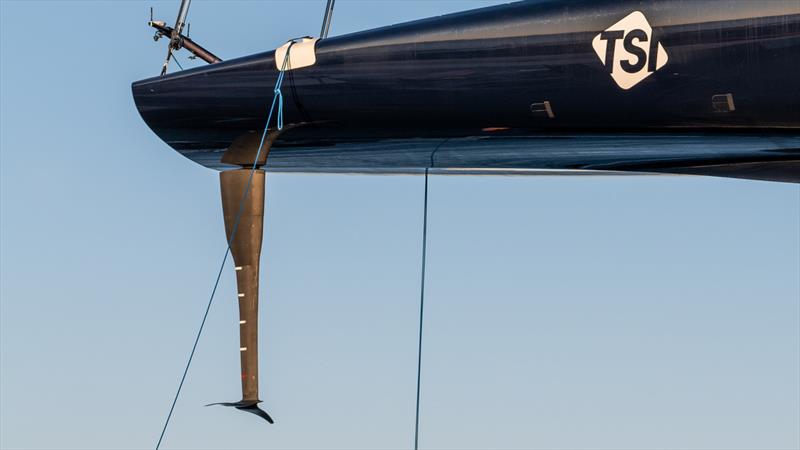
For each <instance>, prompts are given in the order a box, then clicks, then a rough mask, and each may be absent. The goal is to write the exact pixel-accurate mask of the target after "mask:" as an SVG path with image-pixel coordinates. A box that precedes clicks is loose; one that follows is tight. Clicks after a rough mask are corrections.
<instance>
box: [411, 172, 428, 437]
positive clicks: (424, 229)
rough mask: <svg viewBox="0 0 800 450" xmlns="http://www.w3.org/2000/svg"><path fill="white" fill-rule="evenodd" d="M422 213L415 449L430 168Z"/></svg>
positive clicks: (416, 423) (416, 429) (423, 311)
mask: <svg viewBox="0 0 800 450" xmlns="http://www.w3.org/2000/svg"><path fill="white" fill-rule="evenodd" d="M423 205H424V206H423V213H422V274H421V276H420V287H419V339H418V347H417V405H416V414H415V418H414V450H418V449H419V392H420V381H421V380H422V324H423V318H424V313H425V256H426V254H427V245H428V168H427V167H426V168H425V201H424V203H423Z"/></svg>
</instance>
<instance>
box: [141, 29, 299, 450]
mask: <svg viewBox="0 0 800 450" xmlns="http://www.w3.org/2000/svg"><path fill="white" fill-rule="evenodd" d="M292 45H294V41H292V42H290V43H289V47H288V48H287V49H286V56H285V57H284V59H283V65H282V66H281V70H280V73H279V74H278V78H277V80H276V81H275V88H274V89H273V91H272V92H273V96H272V105H271V106H270V108H269V114H268V115H267V122H266V124H265V125H264V132H263V133H262V134H261V142H260V143H259V145H258V151H256V157H255V160H254V161H253V166H252V167H251V168H250V177H249V178H248V179H247V186H246V187H245V190H244V193H242V199H241V200H240V201H239V211H238V212H237V213H236V220H235V221H234V223H233V229H232V230H231V236H230V238H229V239H228V245H227V247H226V248H225V255H224V256H223V257H222V263H221V264H220V266H219V271H218V272H217V279H216V281H214V288H213V289H212V290H211V296H210V297H209V299H208V304H207V305H206V311H205V313H204V314H203V320H202V321H201V322H200V328H199V329H198V330H197V336H196V337H195V339H194V344H193V345H192V351H191V353H189V360H188V361H187V362H186V368H184V369H183V375H182V376H181V381H180V383H179V384H178V390H177V392H175V398H173V399H172V406H170V408H169V414H167V419H166V420H165V421H164V427H163V428H162V429H161V435H160V436H159V437H158V443H157V444H156V450H159V448H160V447H161V441H162V440H163V439H164V434H165V433H166V432H167V427H168V426H169V422H170V419H171V418H172V412H173V411H174V410H175V404H176V403H177V402H178V397H179V396H180V395H181V390H182V389H183V383H184V381H186V374H187V373H189V366H191V365H192V360H193V359H194V354H195V351H196V350H197V344H198V342H200V335H201V334H202V333H203V328H204V327H205V325H206V319H207V318H208V312H209V311H210V310H211V304H212V303H213V302H214V296H215V295H216V293H217V287H218V286H219V280H220V278H221V277H222V271H223V269H224V268H225V263H226V262H227V261H228V255H230V252H231V244H232V243H233V239H234V237H236V230H237V229H238V228H239V220H240V219H241V217H242V212H243V211H244V202H245V200H247V196H248V195H249V194H250V187H251V185H252V184H253V175H255V173H256V169H257V168H258V161H259V159H260V156H261V149H262V147H263V146H264V141H265V140H266V138H267V135H268V134H269V124H270V122H272V114H273V112H274V111H275V105H276V104H279V110H278V114H277V116H278V120H277V122H278V123H277V125H278V127H277V128H278V130H280V129H282V128H283V110H282V108H283V94H282V93H281V85H282V84H283V79H284V75H285V74H286V67H287V63H288V61H289V52H290V51H291V50H292Z"/></svg>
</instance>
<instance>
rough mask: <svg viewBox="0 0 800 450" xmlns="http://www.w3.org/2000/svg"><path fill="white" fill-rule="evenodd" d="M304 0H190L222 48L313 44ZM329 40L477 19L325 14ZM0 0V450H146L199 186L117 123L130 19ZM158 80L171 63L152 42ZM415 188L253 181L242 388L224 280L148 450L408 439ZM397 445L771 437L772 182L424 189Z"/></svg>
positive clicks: (201, 288) (786, 227)
mask: <svg viewBox="0 0 800 450" xmlns="http://www.w3.org/2000/svg"><path fill="white" fill-rule="evenodd" d="M324 3H325V2H324V0H314V1H224V2H223V1H196V2H195V3H194V4H193V6H192V10H191V12H190V19H191V22H192V36H193V37H195V38H196V39H197V40H198V41H200V42H202V43H203V44H205V45H207V46H208V47H209V48H210V49H212V50H213V51H215V52H216V53H218V54H219V55H220V56H222V57H223V58H231V57H235V56H239V55H246V54H249V53H253V52H258V51H263V50H265V49H269V48H274V47H275V46H277V45H280V44H281V43H282V42H284V41H285V40H286V39H287V38H290V37H294V36H299V35H306V34H315V33H317V32H318V29H319V23H320V21H321V15H322V9H323V6H324ZM337 3H338V4H337V10H336V14H335V16H334V23H333V34H341V33H346V32H350V31H356V30H361V29H367V28H372V27H377V26H381V25H387V24H391V23H396V22H401V21H405V20H409V19H415V18H422V17H427V16H431V15H436V14H442V13H446V12H451V11H458V10H462V9H468V8H472V7H479V6H484V5H488V4H492V3H499V2H496V1H495V2H492V1H442V0H436V1H427V2H426V1H407V0H403V1H387V0H380V1H366V0H365V1H347V0H340V1H339V2H337ZM151 4H152V5H154V6H155V9H156V16H157V17H158V18H164V19H167V20H168V21H172V20H174V16H175V14H176V11H177V1H165V2H144V1H113V2H112V1H106V2H103V1H50V2H47V1H14V0H1V1H0V8H1V10H0V15H1V16H2V23H1V24H0V37H1V38H2V43H1V44H0V45H1V47H0V53H2V63H1V64H0V71H1V72H0V75H1V76H0V80H1V83H2V91H1V92H0V99H1V102H0V104H1V106H0V114H1V115H2V128H1V129H0V144H1V145H2V147H1V150H2V151H1V153H0V157H1V159H0V171H1V172H0V175H1V177H0V183H1V184H0V195H1V198H0V200H1V203H0V207H1V210H0V233H1V237H2V242H1V244H2V247H0V269H1V270H0V338H1V342H0V344H1V347H0V350H2V351H1V353H0V447H3V448H148V447H152V446H153V445H154V444H155V441H156V439H157V438H158V433H159V431H160V427H161V424H162V421H163V420H164V417H165V415H166V413H167V410H168V408H169V404H170V401H171V398H172V395H173V394H174V390H175V388H176V384H177V382H178V378H179V375H180V373H181V370H182V367H183V365H184V363H185V361H186V357H187V354H188V351H189V349H190V347H191V343H192V339H193V336H194V333H195V330H196V327H197V325H198V323H199V320H200V318H201V316H202V312H203V308H204V304H205V301H206V299H207V296H208V293H209V291H210V289H211V286H212V282H213V276H214V274H215V271H216V268H217V265H218V263H219V260H220V257H221V256H222V253H223V251H224V246H225V241H224V231H223V224H222V218H221V207H220V204H219V192H218V179H217V174H216V173H214V172H212V171H210V170H208V169H205V168H203V167H200V166H197V165H195V164H193V163H191V162H190V161H188V160H186V159H184V158H182V157H181V156H180V155H178V154H177V153H176V152H174V151H172V150H171V149H169V148H168V147H167V146H166V145H165V144H164V143H162V142H161V141H160V140H158V139H157V138H156V136H155V135H153V134H152V133H151V132H150V130H148V129H147V127H146V126H145V125H144V123H143V122H142V121H141V120H140V118H139V115H138V114H137V112H136V109H135V107H134V105H133V102H132V100H131V95H130V83H131V82H132V81H134V80H137V79H141V78H144V77H148V76H151V75H154V74H157V72H158V70H159V66H160V64H161V62H162V58H163V56H164V51H165V50H164V46H165V43H164V42H163V41H161V42H159V43H154V42H153V41H152V40H151V39H150V37H151V35H152V32H151V31H150V30H149V29H148V28H147V27H146V21H147V19H148V14H149V12H148V7H149V6H150V5H151ZM181 61H182V62H183V63H184V65H187V64H188V65H191V64H195V63H190V62H189V61H187V60H186V58H185V54H182V56H181ZM422 188H423V180H422V178H420V177H413V176H390V177H378V176H333V175H325V176H323V175H314V176H311V175H288V174H283V175H272V176H269V177H268V182H267V219H266V224H265V228H266V236H265V241H264V257H263V265H262V282H263V283H262V292H261V295H262V302H263V303H262V305H263V306H262V310H261V312H262V317H261V319H262V322H261V327H262V328H261V331H262V333H261V382H262V398H263V399H264V400H265V403H264V408H265V409H266V410H267V411H269V412H270V413H271V414H272V415H273V416H274V417H275V418H276V421H277V423H276V424H275V425H273V426H269V425H267V424H265V423H264V422H262V421H260V420H259V419H257V418H256V417H254V416H251V415H248V414H245V413H241V412H238V411H233V410H228V409H225V408H204V407H203V406H202V405H204V404H206V403H212V402H219V401H235V400H238V399H239V398H240V387H239V381H238V372H239V351H238V328H239V327H238V324H237V321H238V316H237V312H236V297H235V285H234V280H233V272H232V271H231V270H229V271H226V273H225V276H224V278H223V281H222V285H221V287H220V291H219V292H220V295H219V297H218V299H217V301H216V303H215V305H214V306H213V309H212V311H211V315H210V319H209V322H208V325H207V329H206V332H205V335H204V336H203V339H202V341H201V344H200V348H199V351H198V353H197V357H196V359H195V364H194V366H193V368H192V370H191V372H190V374H189V378H188V381H187V384H186V386H185V390H184V394H183V396H182V397H181V399H180V401H179V403H178V406H177V408H176V411H175V415H174V419H173V423H172V426H171V429H170V430H169V432H168V435H167V437H166V439H165V445H164V447H165V448H292V449H300V448H303V449H309V448H326V449H327V448H393V449H395V448H398V449H399V448H408V447H410V446H411V445H412V443H413V414H414V387H415V376H416V373H415V370H416V367H415V363H416V333H417V328H416V327H417V322H416V321H417V307H418V300H419V299H418V286H419V263H420V237H421V212H422ZM429 231H430V232H429V247H428V248H429V259H428V263H429V265H428V269H429V270H428V287H429V289H428V291H427V305H428V309H427V321H426V333H427V334H426V344H425V351H424V363H423V364H424V373H423V390H422V426H421V444H422V446H423V447H425V448H581V449H583V448H586V449H588V448H593V449H596V448H604V449H608V448H614V449H617V448H659V449H663V448H685V449H689V448H691V449H711V448H714V449H733V448H747V449H751V448H752V449H755V448H759V449H763V448H775V449H789V448H798V447H800V425H798V424H800V187H798V186H797V185H790V184H779V183H766V182H754V181H737V180H726V179H714V178H693V177H647V176H633V177H584V178H581V177H564V178H557V177H528V178H508V177H484V178H480V177H458V178H456V177H443V176H438V177H434V178H432V180H431V190H430V228H429Z"/></svg>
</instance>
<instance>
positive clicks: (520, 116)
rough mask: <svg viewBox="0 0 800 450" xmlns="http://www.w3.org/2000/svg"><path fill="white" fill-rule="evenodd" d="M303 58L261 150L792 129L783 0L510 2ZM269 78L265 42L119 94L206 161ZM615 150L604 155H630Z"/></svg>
mask: <svg viewBox="0 0 800 450" xmlns="http://www.w3.org/2000/svg"><path fill="white" fill-rule="evenodd" d="M633 16H636V17H635V18H634V17H633ZM642 18H644V20H645V21H646V22H645V25H643V27H644V28H648V27H651V29H652V30H651V31H648V30H646V32H642V31H641V30H638V29H629V30H627V29H626V30H625V31H619V32H618V33H619V34H618V35H615V34H614V33H616V31H615V30H614V25H615V24H617V23H618V22H619V23H622V21H625V20H628V19H630V20H634V19H635V20H639V21H640V22H642ZM634 28H635V27H634ZM603 33H605V34H603ZM637 33H638V35H637ZM601 37H602V39H601ZM598 43H600V44H601V45H602V44H605V45H606V47H605V50H603V51H600V50H598V47H597V46H598ZM637 44H638V48H640V49H641V50H637V48H636V47H637ZM601 48H602V47H601ZM611 48H616V49H617V53H616V55H613V52H610V51H609V49H611ZM316 58H317V62H316V64H315V65H314V66H312V67H307V68H303V69H298V70H293V71H290V72H287V77H286V81H285V84H284V93H285V96H286V100H287V101H286V105H285V117H286V123H287V124H293V125H295V127H293V128H292V129H290V130H288V131H286V132H285V133H283V134H281V136H280V137H279V138H278V141H277V142H276V144H275V148H276V149H280V148H282V147H287V146H302V147H304V148H317V149H321V150H324V148H326V147H329V146H333V145H336V146H340V147H341V146H346V147H348V148H350V147H353V146H354V145H355V146H357V145H358V144H359V143H360V142H375V141H376V140H383V139H393V140H397V139H402V140H408V139H418V138H425V139H433V140H434V142H435V140H437V139H441V140H443V139H459V138H467V137H482V136H489V135H491V136H495V135H497V134H498V133H499V134H504V135H508V136H513V137H514V138H520V137H536V136H541V135H542V134H543V133H547V132H568V133H571V134H576V133H578V134H580V133H590V132H591V133H597V132H603V133H620V132H639V133H642V132H644V133H645V135H646V133H651V132H658V133H661V134H663V133H681V134H685V133H686V132H687V131H689V130H691V131H698V130H703V131H712V132H716V133H728V132H729V131H730V129H731V128H735V129H736V130H738V131H750V132H753V131H755V132H757V133H761V134H764V133H767V134H772V133H775V132H777V131H778V130H781V132H782V133H786V132H788V133H790V134H793V133H795V131H797V130H800V81H799V80H800V75H799V74H800V2H794V1H782V0H777V1H773V0H763V1H720V0H710V1H708V0H660V1H655V0H641V1H638V0H631V1H620V0H613V1H611V0H592V1H579V0H575V1H551V0H545V1H529V2H520V3H514V4H510V5H503V6H498V7H492V8H486V9H481V10H475V11H469V12H465V13H460V14H454V15H449V16H442V17H438V18H433V19H427V20H422V21H417V22H411V23H407V24H401V25H396V26H391V27H386V28H381V29H377V30H371V31H365V32H361V33H355V34H350V35H345V36H340V37H334V38H330V39H324V40H321V41H318V43H317V46H316ZM623 68H627V69H632V70H631V71H638V73H639V74H641V77H640V78H642V77H643V79H641V80H638V79H637V80H635V85H633V86H628V85H626V84H624V83H620V82H619V81H618V80H619V77H617V76H618V75H620V74H621V75H620V76H621V77H628V78H630V76H631V74H630V73H626V72H623ZM612 71H616V72H619V73H615V74H612ZM277 74H278V71H277V70H276V68H275V61H274V52H267V53H262V54H257V55H253V56H249V57H245V58H240V59H237V60H231V61H227V62H223V63H220V64H214V65H211V66H207V67H203V68H198V69H192V70H188V71H185V72H179V73H176V74H173V75H169V76H166V77H159V78H151V79H148V80H143V81H140V82H137V83H134V85H133V92H134V97H135V99H136V104H137V107H138V108H139V111H140V112H141V114H142V117H143V118H144V120H145V121H146V122H147V123H148V125H149V126H150V127H151V128H152V129H153V130H154V131H155V132H156V133H157V134H158V135H159V136H160V137H161V138H162V139H164V141H166V142H167V143H168V144H169V145H171V146H172V147H173V148H175V149H177V150H179V151H182V152H186V153H187V155H190V154H191V153H193V152H201V153H202V154H204V155H205V156H204V158H205V159H204V163H205V164H207V165H211V166H214V164H213V161H211V160H213V157H210V156H209V155H211V154H213V153H214V152H217V151H220V152H221V151H222V150H224V149H226V148H228V146H229V145H230V144H231V142H232V141H233V140H235V139H236V138H238V137H240V136H242V135H243V134H244V133H247V132H250V131H254V130H259V129H261V128H262V127H263V125H264V120H265V110H266V109H267V107H268V105H269V103H270V101H271V99H272V87H273V85H274V83H275V79H276V77H277ZM634 75H636V74H634ZM636 76H639V75H636ZM615 77H617V78H615ZM629 81H630V80H628V82H629ZM787 151H788V153H787V154H786V155H785V156H786V158H788V159H791V160H797V159H800V158H799V157H798V155H797V152H796V151H793V150H791V149H787ZM620 153H622V154H621V155H620V156H619V157H618V158H617V159H618V161H617V162H620V163H624V162H625V161H626V158H627V159H631V158H634V159H635V158H636V156H635V154H631V153H625V152H620ZM323 155H324V153H323ZM672 156H674V155H672ZM772 156H774V155H772ZM687 157H689V158H691V157H692V155H691V154H688V155H687ZM753 157H756V158H757V156H755V155H753ZM218 163H219V160H217V165H218ZM317 164H323V165H324V163H323V162H318V163H317ZM474 164H476V165H477V166H476V167H480V164H481V163H480V161H476V162H474ZM550 165H551V166H556V167H558V166H559V165H558V163H557V161H555V160H554V161H552V164H550ZM414 167H417V166H416V165H414ZM319 168H320V167H308V169H309V170H314V169H319Z"/></svg>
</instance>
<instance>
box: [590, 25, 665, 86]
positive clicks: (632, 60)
mask: <svg viewBox="0 0 800 450" xmlns="http://www.w3.org/2000/svg"><path fill="white" fill-rule="evenodd" d="M592 47H593V48H594V51H595V52H596V53H597V57H598V58H600V61H601V62H602V63H603V64H604V65H605V66H606V69H607V70H608V72H609V74H610V75H611V78H613V79H614V81H615V82H616V83H617V85H618V86H619V87H621V88H622V89H625V90H628V89H630V88H632V87H634V86H636V85H637V84H639V83H641V82H642V81H644V79H645V78H647V77H649V76H650V75H652V74H654V73H655V72H656V71H657V70H659V69H661V68H662V67H664V66H665V65H666V64H667V61H668V60H669V56H667V51H666V50H665V49H664V46H663V45H661V42H659V40H658V37H657V36H654V35H653V27H651V26H650V22H648V21H647V18H646V17H645V16H644V14H643V13H642V12H641V11H634V12H632V13H630V14H628V15H627V16H626V17H625V18H624V19H622V20H620V21H619V22H617V23H615V24H614V25H611V26H610V27H608V28H607V29H606V30H605V31H603V32H602V33H600V34H598V35H597V36H595V38H594V40H593V41H592Z"/></svg>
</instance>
